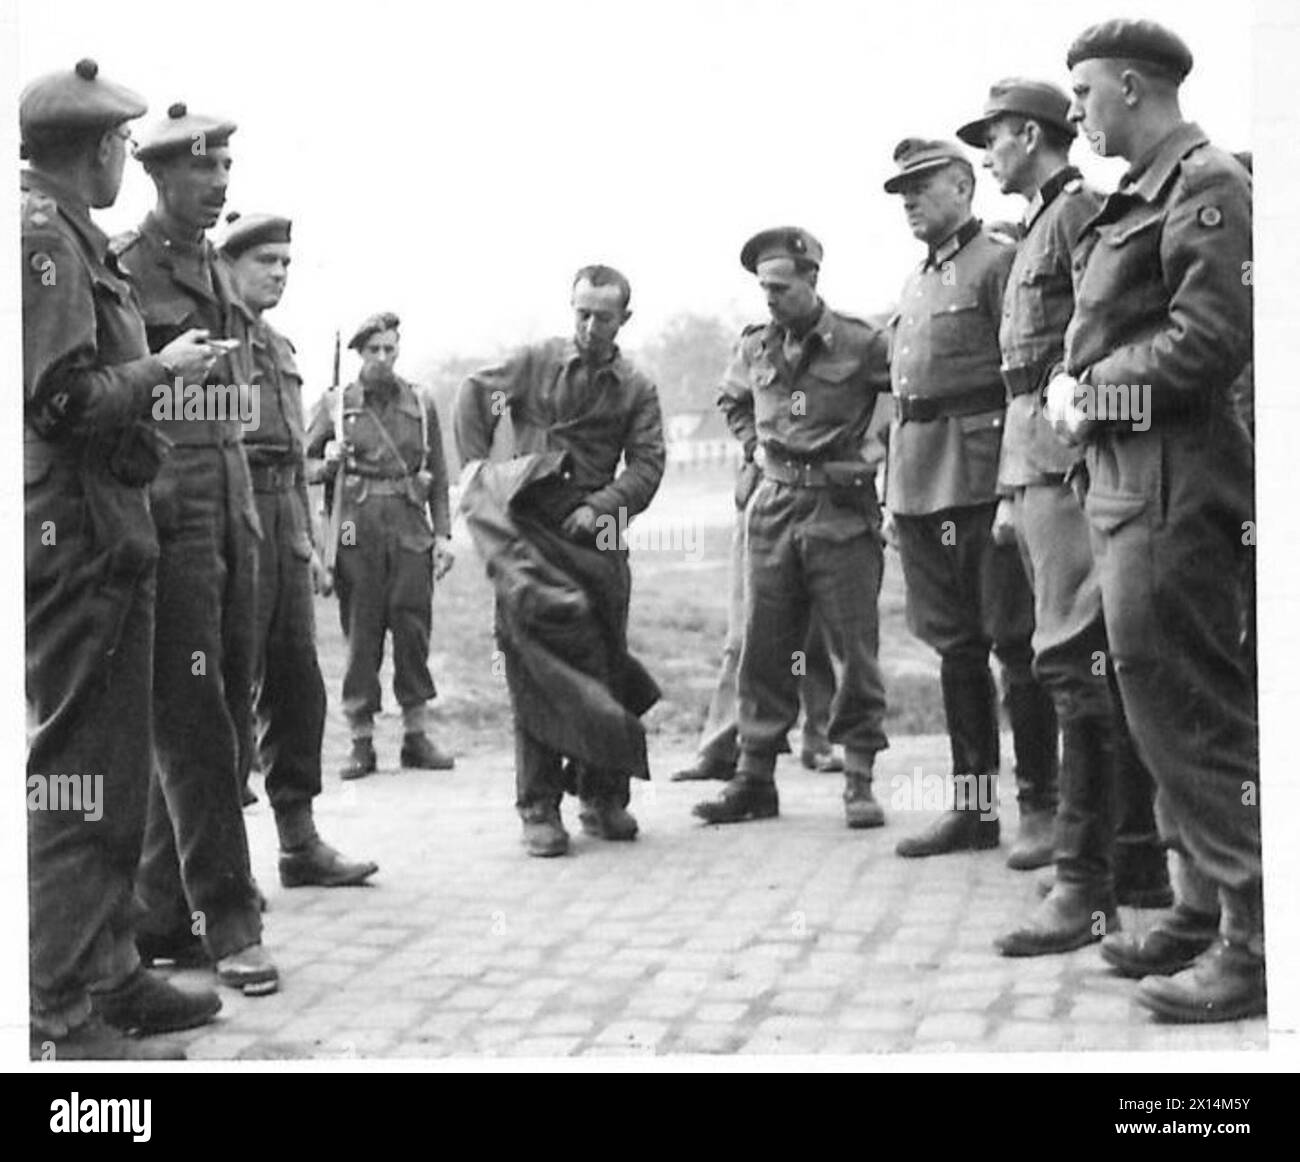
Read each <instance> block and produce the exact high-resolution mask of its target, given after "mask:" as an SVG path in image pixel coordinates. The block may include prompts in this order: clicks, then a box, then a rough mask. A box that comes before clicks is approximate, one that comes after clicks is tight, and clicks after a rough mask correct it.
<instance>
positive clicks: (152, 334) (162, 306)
mask: <svg viewBox="0 0 1300 1162" xmlns="http://www.w3.org/2000/svg"><path fill="white" fill-rule="evenodd" d="M189 326H190V308H189V304H188V303H180V302H163V303H152V304H150V305H149V306H147V307H146V308H145V311H144V327H145V333H146V334H147V335H148V338H149V350H150V351H161V350H162V349H163V348H164V347H166V346H167V344H168V343H170V342H171V341H172V340H173V339H175V338H176V336H178V335H181V334H183V333H184V332H185V331H187V330H189Z"/></svg>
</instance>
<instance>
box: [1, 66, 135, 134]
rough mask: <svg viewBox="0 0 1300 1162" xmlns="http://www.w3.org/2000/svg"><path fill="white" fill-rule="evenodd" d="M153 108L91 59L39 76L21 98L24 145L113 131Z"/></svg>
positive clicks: (20, 120)
mask: <svg viewBox="0 0 1300 1162" xmlns="http://www.w3.org/2000/svg"><path fill="white" fill-rule="evenodd" d="M148 108H149V106H148V105H146V104H145V100H144V98H143V97H141V96H140V95H139V94H138V93H133V92H132V91H131V90H130V89H128V88H127V87H126V86H125V85H119V84H117V83H116V82H114V81H110V80H107V79H106V78H104V77H101V76H100V75H99V65H97V64H96V63H95V62H94V61H93V60H91V59H90V58H88V57H87V58H86V59H84V60H79V61H78V62H77V64H76V67H75V68H71V69H66V70H63V71H60V72H57V73H47V74H45V76H43V77H37V78H36V80H34V81H32V82H31V84H29V85H28V86H27V87H26V88H25V89H24V90H23V92H22V96H21V97H19V99H18V128H19V132H20V134H21V136H22V141H23V142H24V143H26V142H29V141H32V140H39V139H41V138H49V137H52V136H58V135H60V134H65V133H70V132H74V133H75V132H78V131H81V130H88V129H111V128H112V127H113V126H114V125H118V124H120V123H121V122H123V121H132V120H134V119H135V118H136V117H143V116H144V114H145V113H146V111H147V110H148Z"/></svg>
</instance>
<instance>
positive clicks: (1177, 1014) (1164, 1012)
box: [1135, 991, 1268, 1025]
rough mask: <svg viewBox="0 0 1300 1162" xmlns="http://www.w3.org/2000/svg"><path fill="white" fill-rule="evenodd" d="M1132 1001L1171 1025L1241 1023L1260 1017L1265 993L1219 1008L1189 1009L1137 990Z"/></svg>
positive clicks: (1265, 1008) (1265, 1003)
mask: <svg viewBox="0 0 1300 1162" xmlns="http://www.w3.org/2000/svg"><path fill="white" fill-rule="evenodd" d="M1135 999H1136V1000H1137V1003H1138V1004H1139V1005H1141V1006H1142V1007H1143V1008H1144V1009H1146V1010H1147V1011H1148V1012H1150V1013H1153V1014H1154V1015H1155V1017H1156V1019H1157V1020H1159V1021H1162V1022H1164V1023H1166V1024H1171V1025H1209V1024H1220V1023H1222V1022H1224V1021H1244V1020H1246V1019H1247V1018H1249V1017H1263V1016H1265V1015H1267V1013H1268V994H1267V993H1265V992H1262V991H1261V992H1260V993H1259V994H1258V995H1254V996H1250V997H1244V998H1242V999H1241V1000H1238V1001H1234V1002H1233V1003H1232V1004H1226V1005H1222V1006H1220V1007H1219V1008H1208V1007H1206V1006H1203V1005H1200V1006H1196V1007H1189V1006H1186V1005H1181V1004H1179V1003H1178V1002H1176V1001H1173V1000H1171V999H1169V998H1166V997H1162V996H1159V995H1156V996H1151V995H1149V994H1144V993H1142V992H1141V991H1139V992H1138V994H1137V996H1136V998H1135Z"/></svg>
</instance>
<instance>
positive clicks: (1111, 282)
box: [1046, 20, 1266, 1021]
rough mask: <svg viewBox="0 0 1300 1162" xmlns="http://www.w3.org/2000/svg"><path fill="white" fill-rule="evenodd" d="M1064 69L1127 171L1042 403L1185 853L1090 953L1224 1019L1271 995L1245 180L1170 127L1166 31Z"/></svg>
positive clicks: (1144, 744) (1101, 224)
mask: <svg viewBox="0 0 1300 1162" xmlns="http://www.w3.org/2000/svg"><path fill="white" fill-rule="evenodd" d="M1067 64H1068V66H1069V68H1070V70H1071V74H1070V79H1071V84H1072V88H1073V93H1074V100H1073V102H1072V104H1071V106H1070V114H1069V115H1070V119H1071V120H1072V121H1073V122H1075V123H1076V124H1078V125H1079V126H1081V128H1082V129H1083V131H1084V133H1085V135H1086V136H1087V137H1088V139H1089V141H1091V142H1092V143H1093V146H1094V148H1096V149H1097V150H1099V151H1100V152H1102V153H1104V154H1106V155H1108V156H1118V157H1123V158H1124V159H1126V160H1127V161H1128V162H1129V169H1128V171H1127V173H1125V175H1124V176H1123V178H1122V179H1121V180H1120V183H1119V187H1118V188H1117V189H1116V191H1115V192H1114V193H1113V194H1111V196H1110V197H1108V198H1107V199H1106V202H1105V204H1104V205H1103V206H1102V207H1101V210H1100V211H1099V212H1098V213H1097V214H1096V216H1095V217H1093V218H1092V219H1091V220H1090V221H1089V222H1088V223H1087V224H1086V226H1085V227H1084V230H1083V233H1082V236H1081V238H1080V241H1079V244H1078V247H1077V249H1076V251H1075V272H1074V274H1075V278H1074V283H1075V313H1074V317H1073V319H1072V320H1071V322H1070V326H1069V328H1068V330H1067V331H1066V334H1065V357H1064V366H1063V370H1062V372H1061V374H1060V375H1058V376H1057V377H1055V378H1054V379H1053V380H1052V381H1051V383H1050V384H1049V385H1048V388H1047V406H1046V412H1047V415H1048V418H1049V420H1050V421H1051V422H1052V423H1054V424H1055V425H1056V426H1057V428H1058V431H1060V432H1061V433H1062V434H1063V435H1065V436H1066V438H1068V439H1071V440H1074V441H1078V442H1082V443H1083V445H1084V446H1085V448H1086V451H1087V465H1088V474H1089V477H1090V486H1089V489H1088V496H1087V501H1086V505H1085V509H1086V512H1087V515H1088V519H1089V522H1090V524H1091V527H1092V533H1093V549H1094V552H1095V554H1096V558H1097V568H1098V574H1099V577H1100V581H1101V595H1102V607H1103V610H1104V613H1105V619H1106V630H1107V634H1108V636H1109V639H1110V648H1111V656H1112V659H1113V664H1114V666H1115V671H1116V675H1117V677H1118V680H1119V688H1120V693H1121V695H1122V697H1123V701H1124V709H1125V712H1126V713H1127V715H1128V721H1129V725H1130V728H1131V730H1132V734H1133V739H1134V742H1135V743H1136V745H1137V749H1138V753H1139V754H1140V755H1141V756H1142V759H1143V761H1144V762H1145V763H1146V765H1147V766H1148V767H1149V768H1150V770H1151V772H1152V774H1153V775H1154V776H1155V780H1156V785H1157V788H1158V797H1157V818H1158V820H1159V822H1160V827H1161V833H1162V835H1163V836H1164V837H1165V838H1166V840H1167V842H1169V843H1170V844H1171V845H1172V846H1173V847H1174V849H1175V850H1176V851H1177V853H1178V857H1179V858H1178V860H1177V861H1176V866H1175V876H1174V888H1175V892H1176V895H1177V903H1176V905H1175V908H1174V911H1173V913H1172V914H1171V915H1170V917H1169V918H1168V919H1167V920H1165V921H1162V922H1161V924H1160V925H1159V926H1158V927H1156V928H1155V929H1153V930H1151V931H1149V932H1147V933H1145V934H1141V935H1133V936H1130V935H1127V934H1124V933H1117V934H1115V935H1111V936H1108V937H1107V938H1106V939H1105V940H1104V941H1103V942H1102V945H1101V951H1102V956H1103V957H1104V959H1106V960H1107V961H1108V962H1109V963H1110V964H1112V965H1113V966H1114V967H1116V968H1117V969H1118V970H1119V971H1120V972H1122V973H1124V974H1126V975H1129V976H1135V977H1136V976H1141V977H1144V978H1145V979H1144V980H1143V981H1142V984H1141V985H1140V986H1139V988H1138V994H1137V995H1138V1000H1139V1001H1140V1002H1141V1003H1142V1004H1143V1005H1145V1006H1146V1007H1147V1008H1149V1009H1151V1010H1152V1011H1153V1012H1154V1013H1156V1014H1158V1015H1159V1016H1161V1017H1163V1018H1164V1019H1167V1020H1174V1021H1220V1020H1232V1019H1236V1018H1240V1017H1247V1016H1251V1015H1255V1014H1261V1013H1263V1012H1264V1011H1265V1006H1266V992H1265V976H1264V906H1263V885H1262V875H1261V862H1260V826H1259V809H1258V801H1259V800H1258V789H1259V755H1258V737H1257V729H1256V723H1255V707H1254V697H1253V688H1252V683H1251V680H1250V676H1249V673H1248V668H1247V659H1246V657H1245V655H1244V652H1243V649H1242V644H1241V627H1242V624H1243V620H1244V619H1243V611H1242V592H1241V586H1240V584H1239V582H1238V578H1239V577H1240V575H1241V572H1242V561H1243V556H1244V555H1245V554H1247V553H1249V552H1251V551H1253V550H1252V549H1251V548H1250V547H1249V546H1248V544H1247V542H1248V541H1249V537H1248V536H1247V533H1246V530H1247V529H1248V528H1249V524H1248V522H1250V521H1251V519H1252V517H1253V504H1252V501H1253V447H1252V444H1251V441H1250V438H1249V436H1248V434H1247V432H1246V430H1245V428H1244V426H1243V425H1242V423H1241V420H1240V417H1239V416H1238V414H1237V412H1236V410H1235V408H1234V406H1233V399H1232V394H1231V392H1232V386H1233V382H1234V380H1235V379H1236V378H1237V377H1238V376H1239V375H1240V374H1241V371H1242V369H1243V368H1244V367H1245V365H1246V363H1247V361H1248V360H1249V358H1250V352H1251V334H1252V325H1253V310H1252V303H1251V289H1250V280H1249V278H1248V277H1247V272H1248V271H1249V264H1250V260H1251V185H1250V177H1249V175H1248V174H1247V173H1246V171H1245V170H1244V169H1243V168H1242V166H1241V165H1240V164H1239V163H1238V162H1237V161H1236V159H1234V158H1233V157H1232V155H1231V154H1228V153H1226V152H1224V151H1223V150H1220V149H1216V148H1215V147H1214V146H1212V145H1211V144H1210V143H1209V141H1208V140H1207V139H1206V136H1205V134H1204V132H1202V130H1201V129H1200V128H1199V127H1198V126H1197V125H1195V124H1193V123H1191V122H1189V121H1187V120H1185V119H1184V117H1183V115H1182V111H1181V108H1180V105H1179V99H1178V89H1179V85H1180V84H1181V82H1182V80H1183V78H1184V77H1185V76H1186V75H1187V73H1188V72H1189V70H1190V69H1191V65H1192V56H1191V53H1190V52H1189V51H1188V49H1187V46H1186V45H1185V44H1183V42H1182V41H1181V40H1180V39H1179V38H1178V37H1177V36H1175V35H1174V34H1173V33H1172V32H1170V31H1168V30H1167V29H1164V28H1162V27H1160V26H1159V25H1156V24H1152V23H1150V22H1148V21H1130V20H1117V21H1110V22H1108V23H1106V24H1101V25H1096V26H1094V27H1092V28H1090V29H1088V30H1087V31H1086V32H1084V33H1083V34H1082V35H1081V36H1080V37H1079V38H1078V39H1077V40H1076V41H1075V42H1074V44H1073V45H1072V46H1071V47H1070V50H1069V54H1068V56H1067ZM1139 405H1140V406H1139ZM1139 411H1140V413H1141V414H1140V415H1139V414H1138V413H1139ZM1139 419H1140V420H1141V422H1136V421H1137V420H1139Z"/></svg>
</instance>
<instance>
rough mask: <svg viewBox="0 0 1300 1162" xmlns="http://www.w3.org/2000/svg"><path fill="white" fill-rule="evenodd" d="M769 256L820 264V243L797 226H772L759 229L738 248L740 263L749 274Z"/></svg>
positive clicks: (755, 271)
mask: <svg viewBox="0 0 1300 1162" xmlns="http://www.w3.org/2000/svg"><path fill="white" fill-rule="evenodd" d="M769 258H794V259H801V260H803V261H805V262H811V263H812V264H813V265H814V266H821V264H822V244H821V243H820V242H818V241H817V239H816V238H814V237H813V236H812V235H811V234H809V233H808V231H807V230H804V229H801V228H800V227H798V226H774V227H773V228H772V229H770V230H760V231H759V232H758V233H757V234H755V235H754V237H753V238H751V239H750V240H749V241H748V242H746V243H745V245H744V246H742V247H741V248H740V265H741V266H743V267H744V268H745V269H746V270H747V271H749V272H750V273H751V274H755V273H757V271H758V264H759V263H760V262H766V261H767V260H768V259H769Z"/></svg>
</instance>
